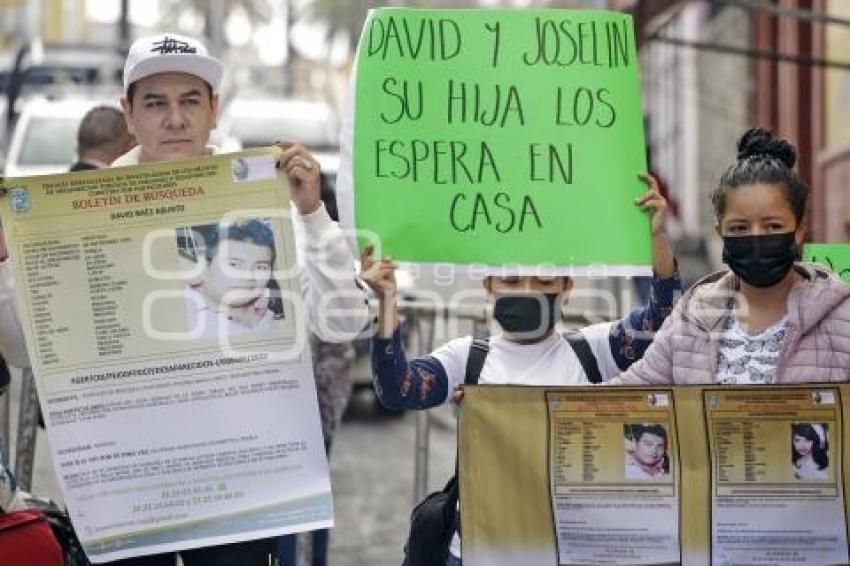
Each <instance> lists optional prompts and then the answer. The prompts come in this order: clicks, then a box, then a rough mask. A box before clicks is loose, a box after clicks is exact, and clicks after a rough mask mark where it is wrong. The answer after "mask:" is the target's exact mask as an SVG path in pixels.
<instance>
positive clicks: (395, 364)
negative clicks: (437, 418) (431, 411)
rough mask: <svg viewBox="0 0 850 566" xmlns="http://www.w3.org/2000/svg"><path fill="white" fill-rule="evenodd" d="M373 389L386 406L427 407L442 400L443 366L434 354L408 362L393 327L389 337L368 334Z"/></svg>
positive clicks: (445, 386) (445, 378)
mask: <svg viewBox="0 0 850 566" xmlns="http://www.w3.org/2000/svg"><path fill="white" fill-rule="evenodd" d="M372 375H373V378H374V384H375V393H376V394H377V396H378V399H379V400H380V401H381V403H382V404H383V405H384V406H385V407H387V408H388V409H393V410H401V409H428V408H431V407H436V406H437V405H440V404H442V403H443V402H444V401H445V400H446V396H447V395H448V390H449V378H448V376H447V375H446V370H445V369H444V368H443V364H441V363H440V362H439V361H438V360H437V359H436V358H435V357H433V356H425V357H423V358H417V359H415V360H411V361H410V362H409V363H408V361H407V357H406V356H405V354H404V345H403V344H402V343H401V331H400V330H399V329H398V328H396V330H395V332H394V333H393V337H392V338H391V339H381V338H378V336H377V335H375V337H374V338H372Z"/></svg>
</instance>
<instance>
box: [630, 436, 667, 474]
mask: <svg viewBox="0 0 850 566" xmlns="http://www.w3.org/2000/svg"><path fill="white" fill-rule="evenodd" d="M665 448H666V446H665V442H664V439H663V438H662V437H660V436H658V435H657V434H652V433H651V432H645V433H643V434H642V435H641V437H640V440H638V442H637V446H636V447H635V459H636V460H637V461H638V462H639V463H640V464H642V465H644V466H646V467H649V468H651V467H653V466H657V465H658V462H660V461H661V459H662V458H663V457H664V449H665Z"/></svg>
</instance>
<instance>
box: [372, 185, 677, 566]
mask: <svg viewBox="0 0 850 566" xmlns="http://www.w3.org/2000/svg"><path fill="white" fill-rule="evenodd" d="M641 178H642V179H643V180H644V181H645V182H646V183H647V184H648V185H649V186H650V189H649V190H648V191H647V192H646V193H644V194H643V195H642V196H641V197H639V198H637V199H636V200H635V204H637V205H638V206H640V207H641V208H643V209H644V210H646V211H648V212H649V213H650V215H651V224H652V255H653V270H654V274H655V276H654V278H653V281H652V293H651V294H650V295H651V299H650V302H649V304H648V305H647V306H645V307H643V308H639V309H637V310H635V311H633V312H632V313H630V314H629V315H628V316H627V317H625V318H624V319H622V320H618V321H614V322H606V323H602V324H596V325H593V326H589V327H587V328H584V329H582V330H581V332H580V333H576V334H574V335H573V336H570V337H569V340H567V339H565V338H564V337H562V336H561V335H560V334H559V333H558V332H556V331H555V330H554V327H555V323H556V322H557V320H558V319H559V318H560V308H561V307H560V305H561V302H560V300H559V299H560V298H562V297H564V298H565V295H566V294H568V293H569V291H570V290H571V289H572V286H573V281H572V279H570V278H569V277H535V276H527V275H526V276H503V277H496V276H491V277H487V278H485V280H484V289H485V291H486V293H487V298H488V301H489V302H491V304H492V307H493V308H492V315H493V318H494V319H495V320H496V322H498V323H499V326H500V327H501V330H502V332H501V333H500V334H496V335H494V336H492V337H490V339H489V341H488V342H487V343H486V354H485V356H486V358H485V359H484V360H483V363H482V365H480V366H479V369H478V374H477V375H476V377H477V378H478V383H482V384H512V385H587V384H589V383H590V382H591V381H597V380H604V379H608V378H610V377H612V376H615V375H617V374H619V373H620V372H621V371H623V370H624V369H626V368H627V367H629V365H631V364H632V363H633V362H634V361H635V360H637V359H638V358H640V356H641V355H643V352H644V351H645V350H646V348H647V347H648V346H649V344H650V342H651V340H652V334H653V332H654V331H655V330H657V329H658V328H659V327H660V326H661V324H662V322H663V321H664V318H665V317H666V316H667V315H668V314H669V313H670V311H671V310H672V307H673V304H674V301H675V299H676V298H678V296H680V295H681V291H682V284H681V281H680V280H679V277H678V274H677V273H676V264H675V260H674V259H673V252H672V251H671V249H670V244H669V242H668V239H667V235H666V231H665V227H664V223H665V214H666V209H667V203H666V201H665V199H664V197H663V196H662V195H661V193H660V191H659V188H658V184H657V182H656V180H655V179H654V178H652V177H651V176H649V175H641ZM624 237H627V236H625V235H624ZM372 251H373V249H372V247H371V246H366V247H364V249H363V253H362V254H361V262H362V277H363V280H364V281H366V283H367V284H369V286H370V287H371V288H372V289H373V290H374V291H375V293H376V294H377V296H378V299H379V302H380V306H379V315H378V332H377V334H376V335H375V337H374V338H373V341H372V372H373V375H374V377H375V391H376V393H377V395H378V398H379V400H380V402H381V403H382V404H384V405H385V406H386V407H388V408H391V409H396V410H398V409H428V408H430V407H434V406H436V405H440V404H442V403H445V402H448V401H451V400H453V399H454V400H455V401H457V400H459V398H460V393H459V386H460V385H461V384H463V383H464V378H465V376H466V372H467V369H468V365H467V364H468V362H469V360H470V352H471V350H472V349H473V340H472V337H470V336H467V337H464V338H457V339H455V340H452V341H450V342H448V343H447V344H445V345H443V346H442V347H440V348H438V349H437V350H435V351H434V352H432V353H431V354H430V355H428V356H424V357H422V358H418V359H415V360H411V361H408V360H407V358H406V356H405V354H404V347H403V344H402V341H401V335H400V332H399V329H398V313H397V310H396V302H395V294H396V282H395V275H394V272H395V266H394V265H393V263H392V260H391V259H390V258H388V257H383V258H381V259H376V258H373V257H372ZM576 342H579V344H578V345H577V343H576ZM476 347H478V348H480V347H481V344H480V343H478V344H477V345H476ZM579 352H583V353H582V354H580V353H579ZM588 373H590V375H588ZM459 556H460V545H459V539H458V538H457V537H456V536H455V537H454V540H453V542H452V545H451V556H449V557H448V558H447V564H454V563H456V562H452V560H457V559H458V557H459Z"/></svg>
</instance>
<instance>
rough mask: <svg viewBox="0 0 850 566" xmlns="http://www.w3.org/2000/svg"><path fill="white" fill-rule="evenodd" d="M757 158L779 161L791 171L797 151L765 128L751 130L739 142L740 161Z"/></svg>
mask: <svg viewBox="0 0 850 566" xmlns="http://www.w3.org/2000/svg"><path fill="white" fill-rule="evenodd" d="M756 156H761V157H772V158H774V159H778V160H779V161H781V162H782V163H784V164H785V166H786V167H788V168H789V169H791V168H792V167H794V163H795V162H796V161H797V151H796V150H795V149H794V146H793V145H791V143H790V142H788V141H787V140H783V139H781V138H777V137H776V136H774V135H773V133H772V132H769V131H768V130H765V129H763V128H750V129H749V130H747V131H746V132H744V135H743V136H741V139H739V140H738V160H739V161H743V160H744V159H747V158H750V157H756Z"/></svg>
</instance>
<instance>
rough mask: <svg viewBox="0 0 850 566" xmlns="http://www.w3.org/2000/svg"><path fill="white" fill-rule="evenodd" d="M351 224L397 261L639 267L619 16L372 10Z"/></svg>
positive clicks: (628, 77) (645, 253) (629, 73)
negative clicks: (369, 234) (373, 237)
mask: <svg viewBox="0 0 850 566" xmlns="http://www.w3.org/2000/svg"><path fill="white" fill-rule="evenodd" d="M357 65H358V66H357V77H356V100H355V105H356V107H355V133H354V195H355V218H356V224H357V227H358V228H360V229H365V230H370V231H372V232H375V233H376V234H377V235H378V236H379V237H380V238H381V242H382V244H383V247H384V250H385V253H387V254H389V255H392V256H393V257H394V258H396V259H399V260H410V261H424V262H437V261H446V262H455V263H466V264H469V263H484V264H490V265H505V264H518V265H537V264H541V263H545V264H554V265H558V266H579V267H581V266H590V265H607V266H626V267H625V268H624V269H621V270H620V271H621V272H628V271H629V269H632V270H633V272H636V271H638V269H637V266H646V265H648V264H649V263H650V231H649V222H648V220H647V218H646V216H645V215H644V214H642V213H641V212H640V211H639V210H638V209H636V208H635V206H634V204H633V203H632V201H633V199H634V198H635V197H637V196H638V195H640V194H641V193H642V192H643V191H644V189H645V186H644V185H643V183H641V181H640V180H639V179H638V177H637V174H638V173H639V172H642V171H644V170H645V169H646V162H645V153H644V147H645V145H644V140H643V116H642V114H641V107H640V92H639V84H638V70H637V55H636V51H635V41H634V32H633V28H632V21H631V18H630V17H629V16H628V15H625V14H622V13H617V12H602V11H567V10H405V9H394V8H386V9H380V10H376V11H373V12H371V14H370V18H369V20H368V21H367V23H366V27H365V29H364V33H363V36H362V38H361V43H360V48H359V52H358V63H357Z"/></svg>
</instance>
